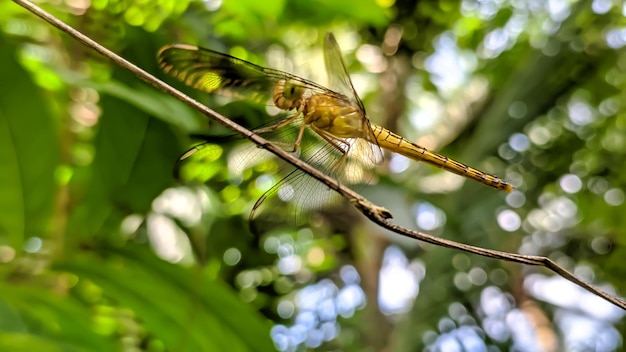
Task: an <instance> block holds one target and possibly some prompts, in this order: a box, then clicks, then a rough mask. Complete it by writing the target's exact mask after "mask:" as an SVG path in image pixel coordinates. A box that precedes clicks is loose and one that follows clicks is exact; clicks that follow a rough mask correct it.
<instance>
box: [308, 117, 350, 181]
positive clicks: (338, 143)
mask: <svg viewBox="0 0 626 352" xmlns="http://www.w3.org/2000/svg"><path fill="white" fill-rule="evenodd" d="M311 129H313V131H315V132H316V133H317V134H318V135H319V136H320V137H322V139H324V140H325V141H326V142H328V143H329V144H330V145H332V146H333V147H335V149H337V150H338V151H339V152H340V153H341V157H340V158H339V160H337V162H335V163H334V164H333V166H332V167H331V168H330V170H329V171H330V174H331V175H334V174H335V172H337V169H338V168H339V166H340V165H342V164H343V163H344V161H345V160H346V159H347V157H348V153H349V152H350V144H349V143H347V142H346V141H344V140H343V139H341V138H337V137H335V136H334V135H333V134H331V133H330V132H327V131H325V130H322V129H319V128H317V127H315V125H311ZM342 145H343V146H342Z"/></svg>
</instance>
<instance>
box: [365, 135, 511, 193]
mask: <svg viewBox="0 0 626 352" xmlns="http://www.w3.org/2000/svg"><path fill="white" fill-rule="evenodd" d="M372 131H373V133H374V135H375V136H376V140H377V141H378V145H380V146H381V147H382V148H385V149H387V150H389V151H392V152H394V153H398V154H400V155H404V156H406V157H407V158H410V159H413V160H415V161H422V162H425V163H428V164H431V165H433V166H436V167H440V168H442V169H444V170H446V171H450V172H452V173H455V174H457V175H460V176H464V177H467V178H470V179H472V180H475V181H478V182H480V183H482V184H485V185H487V186H490V187H493V188H495V189H499V190H502V191H506V192H510V191H511V190H513V186H512V185H511V184H510V183H508V182H506V181H504V180H502V179H501V178H499V177H496V176H493V175H490V174H488V173H486V172H483V171H480V170H478V169H475V168H473V167H471V166H467V165H465V164H463V163H461V162H458V161H456V160H454V159H451V158H448V157H447V156H445V155H442V154H439V153H435V152H433V151H430V150H428V149H426V148H424V147H422V146H419V145H417V144H415V143H412V142H410V141H408V140H406V139H405V138H404V137H402V136H399V135H397V134H395V133H393V132H391V131H389V130H387V129H386V128H384V127H380V126H372Z"/></svg>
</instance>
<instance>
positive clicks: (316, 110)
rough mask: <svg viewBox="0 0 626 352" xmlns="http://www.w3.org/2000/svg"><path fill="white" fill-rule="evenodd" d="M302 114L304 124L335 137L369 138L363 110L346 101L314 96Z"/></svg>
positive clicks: (331, 97)
mask: <svg viewBox="0 0 626 352" xmlns="http://www.w3.org/2000/svg"><path fill="white" fill-rule="evenodd" d="M303 113H304V122H305V123H307V124H310V125H312V126H314V127H315V128H317V129H318V130H322V131H325V132H328V133H330V134H331V135H333V136H335V137H338V138H368V137H369V135H368V134H369V131H368V129H367V126H368V124H367V123H366V121H367V120H366V118H365V115H364V113H363V110H361V109H360V108H359V107H358V106H356V105H354V104H352V103H351V102H350V101H349V100H347V99H341V98H338V97H333V96H329V95H324V94H315V95H313V96H311V97H310V98H309V99H308V100H307V102H306V105H305V107H304V111H303Z"/></svg>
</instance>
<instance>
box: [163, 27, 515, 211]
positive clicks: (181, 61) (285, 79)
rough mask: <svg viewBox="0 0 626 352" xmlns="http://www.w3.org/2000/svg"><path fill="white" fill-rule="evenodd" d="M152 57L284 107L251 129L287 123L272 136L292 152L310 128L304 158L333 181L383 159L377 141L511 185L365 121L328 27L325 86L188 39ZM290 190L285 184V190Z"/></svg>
mask: <svg viewBox="0 0 626 352" xmlns="http://www.w3.org/2000/svg"><path fill="white" fill-rule="evenodd" d="M157 57H158V62H159V66H160V67H161V68H162V69H163V71H164V72H166V73H168V74H170V75H172V76H173V77H176V78H177V79H179V80H180V81H182V82H184V83H185V84H186V85H188V86H190V87H193V88H195V89H198V90H201V91H204V92H206V93H209V94H217V95H222V96H227V97H232V98H236V99H239V98H241V99H248V100H252V101H256V102H266V103H267V102H269V105H273V106H274V107H275V108H278V109H279V110H281V111H283V112H285V114H284V115H283V116H282V117H281V118H279V119H278V120H277V121H275V122H273V123H270V124H269V125H266V126H264V127H261V128H258V129H256V130H253V132H255V133H258V134H269V135H272V134H275V133H277V132H280V131H281V130H283V129H287V128H288V127H289V128H292V129H294V131H295V133H292V134H294V135H295V136H294V137H293V139H292V140H291V141H277V142H276V143H279V144H281V145H283V146H286V147H287V149H288V150H289V151H291V152H294V153H296V152H298V151H299V149H300V148H301V146H302V143H303V140H304V138H305V136H306V135H307V133H306V132H307V131H308V130H310V131H312V134H313V135H314V136H316V137H317V140H318V141H319V143H318V146H320V150H319V151H317V152H316V153H314V154H313V155H312V156H310V157H309V158H308V159H307V160H306V161H307V162H309V163H310V164H314V166H317V167H318V168H321V169H322V171H324V172H327V173H328V174H330V175H331V176H332V177H334V178H336V179H338V180H339V181H343V182H349V181H350V177H349V175H350V174H351V171H354V170H351V169H355V170H356V169H358V168H359V167H365V168H368V167H372V165H376V164H380V163H381V162H382V160H383V152H382V150H381V148H382V149H385V150H387V151H390V152H394V153H398V154H400V155H403V156H405V157H407V158H410V159H412V160H415V161H419V162H424V163H427V164H430V165H433V166H436V167H439V168H442V169H444V170H446V171H449V172H452V173H455V174H457V175H460V176H463V177H466V178H469V179H472V180H475V181H478V182H480V183H482V184H485V185H487V186H490V187H492V188H495V189H497V190H502V191H505V192H510V191H511V190H512V189H513V186H512V185H511V184H510V183H508V182H506V181H504V180H502V179H501V178H498V177H496V176H493V175H491V174H488V173H486V172H483V171H480V170H478V169H476V168H473V167H470V166H468V165H466V164H464V163H461V162H459V161H456V160H454V159H452V158H449V157H447V156H445V155H442V154H439V153H436V152H434V151H431V150H428V149H427V148H424V147H422V146H420V145H417V144H415V143H413V142H411V141H410V140H407V139H406V138H404V137H402V136H400V135H398V134H396V133H394V132H392V131H390V130H388V129H386V128H385V127H382V126H377V125H374V124H372V122H371V121H370V119H369V118H368V117H367V113H366V111H365V107H364V105H363V102H362V101H361V99H360V98H359V96H358V94H357V92H356V90H355V89H354V86H353V84H352V81H351V79H350V76H349V74H348V71H347V69H346V66H345V64H344V62H343V59H342V55H341V50H340V48H339V45H338V43H337V41H336V39H335V37H334V36H333V34H332V33H328V34H327V35H326V36H325V38H324V63H325V67H326V71H327V75H328V86H329V87H330V88H326V87H325V86H322V85H320V84H318V83H315V82H313V81H310V80H307V79H304V78H301V77H298V76H296V75H293V74H290V73H287V72H283V71H279V70H275V69H271V68H266V67H262V66H259V65H256V64H253V63H251V62H248V61H245V60H242V59H239V58H236V57H234V56H231V55H228V54H224V53H220V52H217V51H213V50H210V49H205V48H201V47H198V46H193V45H187V44H172V45H167V46H165V47H163V48H161V50H159V53H158V55H157ZM200 149H201V148H198V147H194V148H192V149H191V150H189V151H188V152H187V153H185V154H183V156H182V157H181V160H184V159H188V158H191V157H193V156H194V154H197V153H198V152H199V150H200ZM296 171H297V170H296ZM356 173H358V172H356ZM299 177H301V173H297V172H296V173H292V174H289V175H287V176H286V177H285V178H284V179H282V180H281V181H279V182H278V183H277V184H276V185H275V186H274V187H272V188H271V189H270V190H269V191H267V192H266V194H264V195H263V196H262V197H261V198H260V199H259V200H258V201H257V203H256V204H255V205H254V206H253V213H254V212H255V211H256V210H257V209H259V208H260V206H261V204H262V203H263V202H265V201H267V200H268V198H270V197H272V196H274V197H276V195H278V197H281V189H282V190H284V188H285V187H284V186H285V185H286V184H288V183H289V182H291V183H294V184H299V183H298V182H293V181H294V180H296V179H299ZM303 184H304V186H301V187H300V188H307V187H309V186H308V185H310V183H308V182H304V183H303ZM281 187H282V188H281ZM296 191H297V190H294V189H293V188H291V189H290V192H291V193H293V192H296ZM283 193H284V192H283ZM283 196H284V195H283ZM292 196H293V194H292ZM316 196H317V194H316V193H315V192H309V193H308V196H300V198H302V199H299V201H300V202H304V203H306V202H309V201H311V199H309V198H311V197H313V198H315V197H316ZM282 198H284V197H282ZM287 198H289V197H287ZM251 216H252V215H251Z"/></svg>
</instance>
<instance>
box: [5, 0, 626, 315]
mask: <svg viewBox="0 0 626 352" xmlns="http://www.w3.org/2000/svg"><path fill="white" fill-rule="evenodd" d="M13 1H14V2H15V3H17V4H19V5H20V6H22V7H24V8H25V9H27V10H28V11H30V12H32V13H34V14H35V15H37V16H39V17H41V18H42V19H43V20H45V21H46V22H48V23H50V24H51V25H53V26H54V27H57V28H58V29H60V30H61V31H63V32H65V33H67V34H68V35H70V36H71V37H73V38H74V39H76V40H78V41H79V42H81V43H82V44H84V45H86V46H87V47H89V48H91V49H93V50H95V51H97V52H98V53H100V54H102V55H103V56H105V57H107V58H108V59H110V60H111V61H113V62H114V63H116V64H117V65H119V66H121V67H123V68H125V69H127V70H128V71H130V72H132V73H133V74H135V75H136V76H137V77H139V78H140V79H142V80H143V81H145V82H147V83H148V84H150V85H152V86H153V87H155V88H157V89H160V90H162V91H164V92H165V93H167V94H169V95H171V96H173V97H175V98H177V99H178V100H180V101H182V102H183V103H185V104H187V105H189V106H190V107H192V108H194V109H196V110H198V111H199V112H201V113H202V114H204V115H206V116H207V117H209V118H212V119H214V120H215V121H217V122H219V123H220V124H222V125H224V126H225V127H227V128H229V129H231V130H233V131H235V132H236V133H238V134H240V135H242V136H244V137H245V138H247V139H249V140H250V141H252V142H253V143H255V144H256V145H258V146H259V147H261V148H264V149H266V150H268V151H270V152H272V153H273V154H275V155H276V156H278V157H279V158H281V159H283V160H285V161H286V162H288V163H290V164H292V165H294V166H295V167H297V168H299V169H300V170H302V171H303V172H305V173H307V174H308V175H310V176H312V177H314V178H316V179H317V180H318V181H320V182H322V183H324V184H325V185H326V186H328V187H329V188H331V189H333V190H334V191H336V192H338V193H339V194H341V195H342V196H343V197H345V198H346V199H348V200H349V201H350V202H351V203H352V204H353V205H354V206H355V207H356V208H357V209H358V210H359V211H360V212H361V213H363V214H364V215H365V216H366V217H368V218H369V219H370V220H372V221H373V222H375V223H377V224H378V225H380V226H382V227H383V228H386V229H388V230H391V231H393V232H395V233H397V234H399V235H402V236H406V237H410V238H414V239H417V240H420V241H423V242H427V243H431V244H434V245H437V246H442V247H447V248H452V249H457V250H461V251H464V252H468V253H473V254H477V255H481V256H484V257H489V258H494V259H500V260H505V261H510V262H515V263H521V264H527V265H536V266H543V267H545V268H548V269H550V270H552V271H553V272H555V273H557V274H558V275H560V276H561V277H563V278H565V279H567V280H569V281H571V282H573V283H575V284H577V285H579V286H580V287H583V288H584V289H586V290H587V291H589V292H591V293H593V294H595V295H597V296H599V297H602V298H604V299H605V300H607V301H609V302H611V303H613V304H614V305H616V306H618V307H620V308H622V309H624V310H626V301H624V300H623V299H621V298H618V297H616V296H613V295H611V294H609V293H608V292H605V291H602V290H601V289H599V288H596V287H594V286H593V285H591V284H588V283H586V282H584V281H582V280H580V279H578V278H577V277H576V276H574V274H572V273H570V272H569V271H567V270H565V269H563V268H562V267H560V266H559V265H557V264H556V263H555V262H554V261H553V260H551V259H549V258H546V257H541V256H532V255H522V254H515V253H507V252H501V251H496V250H490V249H485V248H481V247H476V246H471V245H466V244H463V243H459V242H454V241H450V240H446V239H443V238H439V237H435V236H431V235H429V234H426V233H422V232H419V231H414V230H411V229H407V228H404V227H401V226H398V225H396V224H393V223H391V222H389V221H388V220H389V219H390V218H391V217H392V215H391V213H390V212H389V211H388V210H387V209H385V208H383V207H380V206H377V205H375V204H373V203H371V202H370V201H368V200H367V199H365V198H363V197H362V196H361V195H360V194H358V193H356V192H354V191H352V190H351V189H349V188H347V187H345V186H343V185H341V184H340V183H339V182H337V181H336V180H334V179H332V178H331V177H329V176H327V175H325V174H324V173H322V172H321V171H319V170H317V169H316V168H314V167H312V166H311V165H309V164H307V163H305V162H304V161H302V160H300V159H298V158H296V157H294V156H293V155H291V154H289V153H287V152H285V151H284V150H283V149H281V148H279V147H277V146H276V145H274V144H272V143H271V142H269V141H267V140H266V139H264V138H262V137H260V136H259V135H257V134H255V133H254V132H252V131H249V130H247V129H245V128H243V127H242V126H240V125H238V124H236V123H234V122H233V121H231V120H230V119H228V118H226V117H224V116H222V115H220V114H218V113H216V112H215V111H213V110H211V109H209V108H207V107H206V106H204V105H202V104H200V103H199V102H197V101H195V100H193V99H191V98H190V97H188V96H186V95H185V94H183V93H181V92H180V91H178V90H176V89H174V88H172V87H170V86H169V85H168V84H166V83H165V82H162V81H161V80H159V79H158V78H156V77H154V76H152V75H151V74H149V73H147V72H146V71H144V70H142V69H140V68H139V67H137V66H135V65H133V64H132V63H130V62H128V61H126V60H125V59H123V58H121V57H120V56H118V55H116V54H115V53H113V52H112V51H110V50H108V49H106V48H104V47H103V46H101V45H100V44H98V43H96V42H95V41H93V40H91V39H90V38H89V37H87V36H85V35H84V34H82V33H80V32H78V31H77V30H75V29H73V28H72V27H70V26H68V25H67V24H65V23H63V22H61V21H60V20H59V19H57V18H56V17H54V16H52V15H51V14H49V13H47V12H45V11H44V10H42V9H41V8H39V7H38V6H36V5H34V4H33V3H31V2H29V1H27V0H13Z"/></svg>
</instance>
